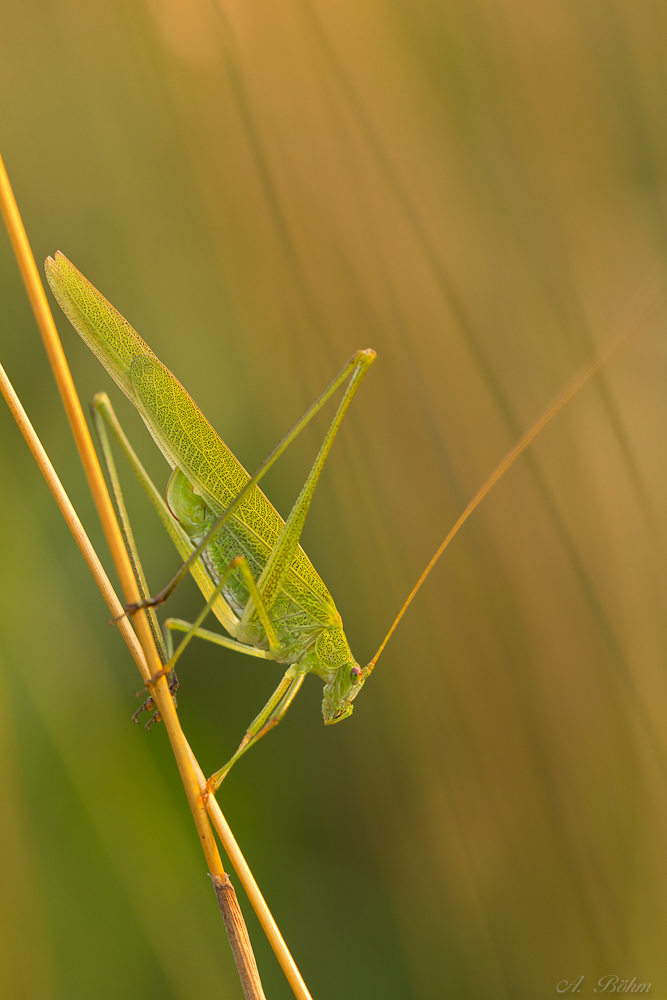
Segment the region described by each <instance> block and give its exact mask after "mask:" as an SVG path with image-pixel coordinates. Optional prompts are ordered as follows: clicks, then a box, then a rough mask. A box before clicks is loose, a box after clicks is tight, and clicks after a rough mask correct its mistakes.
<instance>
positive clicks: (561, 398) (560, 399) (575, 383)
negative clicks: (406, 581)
mask: <svg viewBox="0 0 667 1000" xmlns="http://www.w3.org/2000/svg"><path fill="white" fill-rule="evenodd" d="M661 308H662V306H660V307H659V308H657V309H655V310H653V311H652V312H651V314H650V315H649V316H647V317H646V318H645V319H644V320H643V321H642V322H641V323H640V324H639V326H637V327H636V328H635V329H634V330H633V331H632V332H631V333H629V334H627V335H626V336H624V337H621V339H620V340H619V341H617V342H616V343H615V344H614V345H613V346H612V347H610V348H609V350H608V351H605V353H604V354H602V355H601V356H600V357H599V358H598V360H597V361H596V362H595V363H594V364H592V365H591V366H590V367H589V368H586V370H585V371H583V372H580V374H579V375H577V376H576V377H575V378H574V379H573V380H572V382H570V384H569V385H567V386H566V387H565V388H564V389H563V390H561V392H559V393H558V395H557V396H556V397H555V398H554V399H553V400H552V402H551V404H550V405H549V406H548V407H547V409H546V410H545V411H544V413H543V414H542V416H541V417H540V418H539V419H538V420H537V421H536V422H535V423H534V424H533V426H532V427H531V428H530V430H527V431H526V433H525V434H523V435H522V436H521V437H520V438H519V440H518V441H517V443H516V444H515V445H514V447H513V448H511V449H510V450H509V451H508V452H507V454H506V455H505V457H504V458H503V460H502V461H501V462H500V464H499V465H498V466H497V467H496V468H495V469H494V471H493V472H492V473H491V475H490V476H489V478H488V479H487V480H486V482H485V483H484V485H483V486H482V487H481V488H480V489H479V490H478V491H477V493H476V494H475V496H474V497H473V498H472V500H471V501H470V503H469V504H468V506H467V507H466V508H465V510H464V511H463V513H462V514H461V515H460V516H459V518H458V520H457V521H456V522H455V523H454V525H453V526H452V528H451V530H450V531H449V534H448V535H447V537H446V538H445V539H444V541H443V542H442V543H441V545H440V546H439V548H438V549H437V550H436V552H435V553H434V555H433V556H432V558H431V560H430V561H429V563H428V565H427V566H426V569H425V570H424V572H423V573H422V574H421V576H420V577H419V579H418V580H417V582H416V584H415V585H414V587H413V588H412V590H411V591H410V593H409V594H408V596H407V598H406V600H405V602H404V604H403V606H402V608H401V610H400V611H399V612H398V614H397V615H396V618H395V619H394V621H393V624H392V626H391V628H390V629H389V631H388V632H387V634H386V636H385V637H384V639H383V640H382V642H381V643H380V648H379V649H378V651H377V653H376V654H375V656H374V657H373V659H372V660H371V661H370V663H369V664H368V666H366V667H364V670H363V676H364V680H365V679H366V678H367V677H368V676H369V674H370V673H371V672H372V671H373V669H374V667H375V664H376V663H377V661H378V659H379V657H380V654H381V653H382V651H383V650H384V647H385V646H386V645H387V643H388V642H389V640H390V638H391V636H392V635H393V633H394V630H395V629H396V626H397V625H398V623H399V622H400V620H401V618H402V617H403V615H404V614H405V612H406V611H407V610H408V608H409V607H410V605H411V604H412V602H413V600H414V599H415V597H416V595H417V593H418V591H419V590H420V588H421V586H422V584H423V583H424V581H425V580H426V578H427V576H428V575H429V573H430V572H431V570H432V569H433V567H434V566H435V564H436V563H437V561H438V559H439V558H440V556H441V555H442V553H443V552H444V551H445V549H446V548H447V546H448V545H449V543H450V542H451V541H452V539H453V538H454V536H455V535H457V534H458V532H459V530H460V529H461V528H462V527H463V525H464V524H465V522H466V521H467V520H468V518H469V517H470V515H471V514H472V512H473V511H474V510H476V508H477V507H479V505H480V503H481V502H482V500H483V499H484V497H485V496H486V495H487V493H489V491H490V490H491V489H493V487H494V486H495V485H496V483H497V482H498V480H499V479H500V478H501V477H502V476H503V475H504V474H505V473H506V472H507V470H508V469H509V468H510V466H511V465H513V464H514V462H516V460H517V458H518V457H519V455H521V454H522V452H524V451H525V450H526V448H527V447H528V446H529V445H530V444H532V442H533V441H534V440H535V438H536V437H537V435H538V434H539V433H540V431H542V430H544V428H545V427H546V426H547V424H549V423H551V421H552V420H553V419H554V417H555V416H557V414H559V413H560V411H561V410H562V409H563V408H564V407H565V406H567V404H568V403H569V402H570V400H571V399H572V398H573V397H574V396H576V395H577V393H578V392H579V391H580V390H581V389H583V388H584V386H586V385H587V384H588V383H589V382H590V381H592V379H594V378H595V376H596V375H597V374H598V372H599V371H600V369H601V368H604V367H605V366H606V365H608V364H609V363H610V362H611V361H612V360H613V359H614V358H615V357H616V355H617V354H620V353H621V351H623V350H625V348H626V347H628V346H629V344H630V343H631V342H632V341H633V340H634V339H635V337H638V336H639V334H640V333H642V332H643V331H644V329H645V328H646V326H647V325H648V323H649V322H650V321H651V320H652V319H653V318H654V317H655V316H656V315H657V313H658V312H659V311H660V309H661Z"/></svg>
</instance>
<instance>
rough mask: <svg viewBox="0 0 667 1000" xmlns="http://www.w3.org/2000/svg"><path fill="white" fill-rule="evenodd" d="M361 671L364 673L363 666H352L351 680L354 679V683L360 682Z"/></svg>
mask: <svg viewBox="0 0 667 1000" xmlns="http://www.w3.org/2000/svg"><path fill="white" fill-rule="evenodd" d="M361 673H362V670H361V667H352V669H351V670H350V680H351V681H352V683H353V684H358V683H359V681H360V680H361Z"/></svg>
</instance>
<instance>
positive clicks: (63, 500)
mask: <svg viewBox="0 0 667 1000" xmlns="http://www.w3.org/2000/svg"><path fill="white" fill-rule="evenodd" d="M0 208H1V209H2V214H3V217H4V220H5V224H6V227H7V230H8V233H9V236H10V240H11V243H12V246H13V249H14V253H15V255H16V259H17V261H18V264H19V268H20V271H21V275H22V277H23V281H24V284H25V287H26V290H27V293H28V297H29V299H30V303H31V305H32V308H33V311H34V314H35V317H36V319H37V323H38V326H39V329H40V333H41V335H42V339H43V341H44V345H45V348H46V351H47V355H48V357H49V361H50V363H51V367H52V370H53V373H54V376H55V378H56V382H57V385H58V389H59V391H60V395H61V398H62V400H63V404H64V406H65V410H66V413H67V416H68V419H69V421H70V425H71V427H72V432H73V434H74V439H75V441H76V445H77V448H78V450H79V455H80V457H81V461H82V463H83V466H84V470H85V473H86V476H87V479H88V483H89V485H90V489H91V492H92V494H93V499H94V501H95V505H96V508H97V511H98V514H99V517H100V520H101V522H102V527H103V529H104V533H105V536H106V539H107V542H108V545H109V548H110V551H111V555H112V558H113V561H114V565H115V567H116V571H117V573H118V576H119V579H120V581H121V586H122V588H123V594H124V597H125V601H126V602H127V603H136V602H138V601H139V600H140V597H141V595H140V594H139V590H138V587H137V583H136V580H135V577H134V572H133V570H132V566H131V563H130V560H129V557H128V554H127V551H126V548H125V544H124V541H123V537H122V534H121V531H120V528H119V525H118V522H117V520H116V515H115V511H114V509H113V505H112V502H111V498H110V496H109V493H108V490H107V487H106V483H105V480H104V475H103V473H102V469H101V467H100V464H99V461H98V459H97V454H96V452H95V448H94V445H93V442H92V439H91V436H90V432H89V430H88V425H87V423H86V419H85V416H84V413H83V410H82V408H81V403H80V401H79V398H78V395H77V393H76V389H75V387H74V383H73V380H72V376H71V373H70V370H69V366H68V364H67V360H66V358H65V354H64V351H63V348H62V344H61V342H60V338H59V336H58V332H57V330H56V326H55V323H54V320H53V316H52V315H51V310H50V309H49V305H48V302H47V300H46V295H45V293H44V289H43V286H42V283H41V280H40V277H39V273H38V271H37V267H36V264H35V260H34V257H33V254H32V250H31V248H30V244H29V242H28V238H27V235H26V232H25V228H24V226H23V222H22V220H21V217H20V213H19V210H18V207H17V205H16V201H15V199H14V195H13V192H12V189H11V185H10V183H9V178H8V176H7V172H6V170H5V167H4V163H3V161H2V157H1V156H0ZM0 371H1V373H2V376H1V379H0V381H1V387H2V392H3V395H4V396H5V398H6V400H7V402H8V404H9V407H10V410H11V412H12V414H13V415H14V417H15V419H16V421H17V423H18V425H19V428H20V429H21V432H22V433H23V436H24V437H25V439H26V441H27V442H28V445H29V447H30V450H31V451H32V453H33V455H34V457H35V459H36V461H37V463H38V466H39V468H40V470H41V471H42V474H43V475H44V477H45V479H46V481H47V483H48V485H49V488H50V489H51V492H52V493H53V495H54V497H55V499H56V501H57V503H58V506H59V507H60V510H61V512H62V513H63V516H64V517H65V520H66V522H67V524H68V526H69V528H70V530H71V531H72V534H73V535H74V537H75V539H76V542H77V545H78V546H79V548H80V550H81V552H82V553H83V555H84V558H85V559H86V562H87V564H88V566H89V568H90V570H91V572H92V573H93V576H94V578H95V581H96V583H97V584H98V586H99V588H100V590H101V592H102V594H103V596H104V599H105V601H106V602H107V605H108V606H109V608H110V610H111V611H112V613H113V614H114V616H117V615H119V614H120V613H121V612H122V607H121V604H120V601H119V599H118V597H117V595H116V594H115V591H114V589H113V587H112V585H111V583H110V581H109V579H108V577H107V575H106V573H105V571H104V569H103V567H102V565H101V563H100V561H99V559H98V557H97V554H96V553H95V551H94V549H93V546H92V544H91V543H90V540H89V539H88V537H87V535H86V533H85V531H84V529H83V526H82V525H81V522H80V520H79V518H78V516H77V514H76V512H75V510H74V508H73V507H72V504H71V502H70V501H69V498H68V497H67V494H66V493H65V490H64V489H63V487H62V484H61V483H60V480H59V479H58V476H57V474H56V472H55V470H54V469H53V466H52V464H51V462H50V461H49V459H48V456H47V455H46V452H45V450H44V448H43V446H42V445H41V442H40V441H39V438H38V437H37V435H36V433H35V431H34V429H33V427H32V425H31V423H30V421H29V419H28V417H27V415H26V413H25V411H24V410H23V407H22V406H21V404H20V402H19V400H18V397H17V396H16V393H15V392H14V390H13V388H12V386H11V384H10V382H9V380H8V379H7V377H6V375H5V373H4V371H3V370H2V369H0ZM134 624H135V627H136V634H135V631H134V629H133V628H132V626H131V625H130V623H129V622H128V621H127V619H126V618H121V620H120V622H119V627H120V630H121V634H122V635H123V638H124V639H125V641H126V643H127V646H128V648H129V650H130V653H131V654H132V657H133V659H134V660H135V663H136V664H137V666H138V668H139V671H140V673H141V675H142V678H143V679H144V681H145V682H150V679H151V678H152V677H154V676H155V675H157V674H159V673H160V672H161V668H162V663H161V661H160V657H159V654H158V651H157V648H156V646H155V642H154V640H153V636H152V634H151V630H150V626H149V623H148V619H147V616H146V614H145V612H144V611H139V612H138V613H137V614H136V615H135V617H134ZM150 690H151V694H152V696H153V698H154V700H155V703H156V706H157V708H158V710H159V712H160V715H161V717H162V720H163V722H164V725H165V729H166V731H167V735H168V737H169V741H170V743H171V746H172V750H173V753H174V756H175V758H176V763H177V766H178V769H179V773H180V775H181V780H182V781H183V785H184V788H185V791H186V795H187V797H188V802H189V804H190V808H191V810H192V814H193V818H194V821H195V825H196V827H197V832H198V833H199V837H200V841H201V844H202V848H203V850H204V855H205V857H206V862H207V865H208V868H209V873H210V874H211V877H212V879H213V884H214V888H215V889H216V896H217V898H218V902H219V904H220V905H221V909H222V912H223V918H224V920H225V926H226V928H227V930H228V933H229V931H230V928H232V931H233V934H232V936H231V937H230V943H231V945H232V951H233V953H234V958H235V961H236V962H237V969H238V971H239V976H240V979H241V982H242V985H243V989H244V993H245V995H246V998H247V1000H250V998H253V1000H263V997H264V993H263V991H262V988H261V983H259V975H258V973H257V969H256V965H255V960H254V955H253V954H252V949H251V947H250V942H249V939H248V936H247V931H245V934H243V933H240V932H239V920H240V921H241V922H242V916H241V913H240V909H239V907H238V902H236V897H235V895H234V900H233V901H232V900H231V898H230V894H229V892H225V893H222V895H221V894H220V892H218V887H219V886H221V885H225V884H226V883H227V882H228V879H227V876H226V874H225V871H224V868H223V865H222V860H221V858H220V854H219V851H218V847H217V844H216V842H215V837H214V835H213V831H212V829H211V824H210V822H209V819H208V816H207V812H206V808H205V806H204V802H203V799H202V794H201V790H200V786H201V784H202V781H203V780H204V779H203V773H202V772H201V769H200V768H199V766H198V765H197V763H196V760H195V758H194V755H193V754H192V751H191V750H190V747H189V745H188V743H187V740H186V739H185V735H184V733H183V731H182V729H181V726H180V722H179V719H178V715H177V713H176V709H175V706H174V703H173V700H172V697H171V694H170V692H169V687H168V684H167V680H166V678H165V677H164V676H161V677H160V679H159V680H158V681H157V682H156V683H152V684H151V685H150ZM214 802H215V800H213V799H212V798H211V800H210V801H209V803H208V806H207V807H208V809H209V811H212V812H214V815H215V817H216V828H217V829H218V832H219V836H220V838H221V840H222V843H223V845H224V846H225V849H226V851H227V853H228V854H229V856H230V857H231V858H232V859H233V863H234V867H235V869H236V870H237V873H238V874H239V878H240V879H241V882H242V884H243V887H244V889H245V890H246V893H247V895H248V898H249V899H250V901H251V904H252V906H253V908H254V909H255V911H256V913H257V915H258V917H259V920H260V922H261V923H262V926H263V927H264V929H265V931H266V933H267V936H268V937H269V941H270V943H271V945H272V947H273V948H274V951H275V952H276V955H277V958H278V960H279V962H280V964H281V966H282V968H283V969H284V970H285V973H286V975H287V978H288V981H289V982H290V985H291V986H292V989H293V990H294V993H295V996H296V997H297V998H298V1000H311V998H310V993H309V992H308V990H307V988H306V986H305V984H304V982H303V979H302V978H301V975H300V973H299V972H298V969H297V967H296V965H295V963H294V960H293V959H292V956H291V955H290V953H289V951H288V949H287V946H286V945H285V942H284V940H283V938H282V936H281V935H280V932H279V931H278V928H277V926H276V924H275V921H274V919H273V917H272V915H271V913H270V911H269V909H268V907H267V905H266V903H265V902H264V899H263V897H262V895H261V893H260V892H259V889H258V888H257V884H256V882H255V880H254V878H253V877H252V874H251V872H250V869H249V868H248V866H247V864H246V862H245V859H244V858H243V855H242V854H241V852H240V850H239V848H238V845H237V844H236V841H235V840H234V838H233V836H232V834H231V830H230V829H229V827H228V825H227V823H226V821H225V820H224V817H223V816H222V813H221V812H220V809H219V807H218V805H217V802H215V808H213V803H214ZM220 820H221V822H220ZM239 859H240V862H239ZM233 903H235V906H234V905H233ZM223 907H225V908H226V909H224V908H223ZM229 907H231V909H230V908H229ZM267 928H268V929H267ZM239 963H240V964H239ZM253 968H254V972H253V971H252V970H253Z"/></svg>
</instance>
